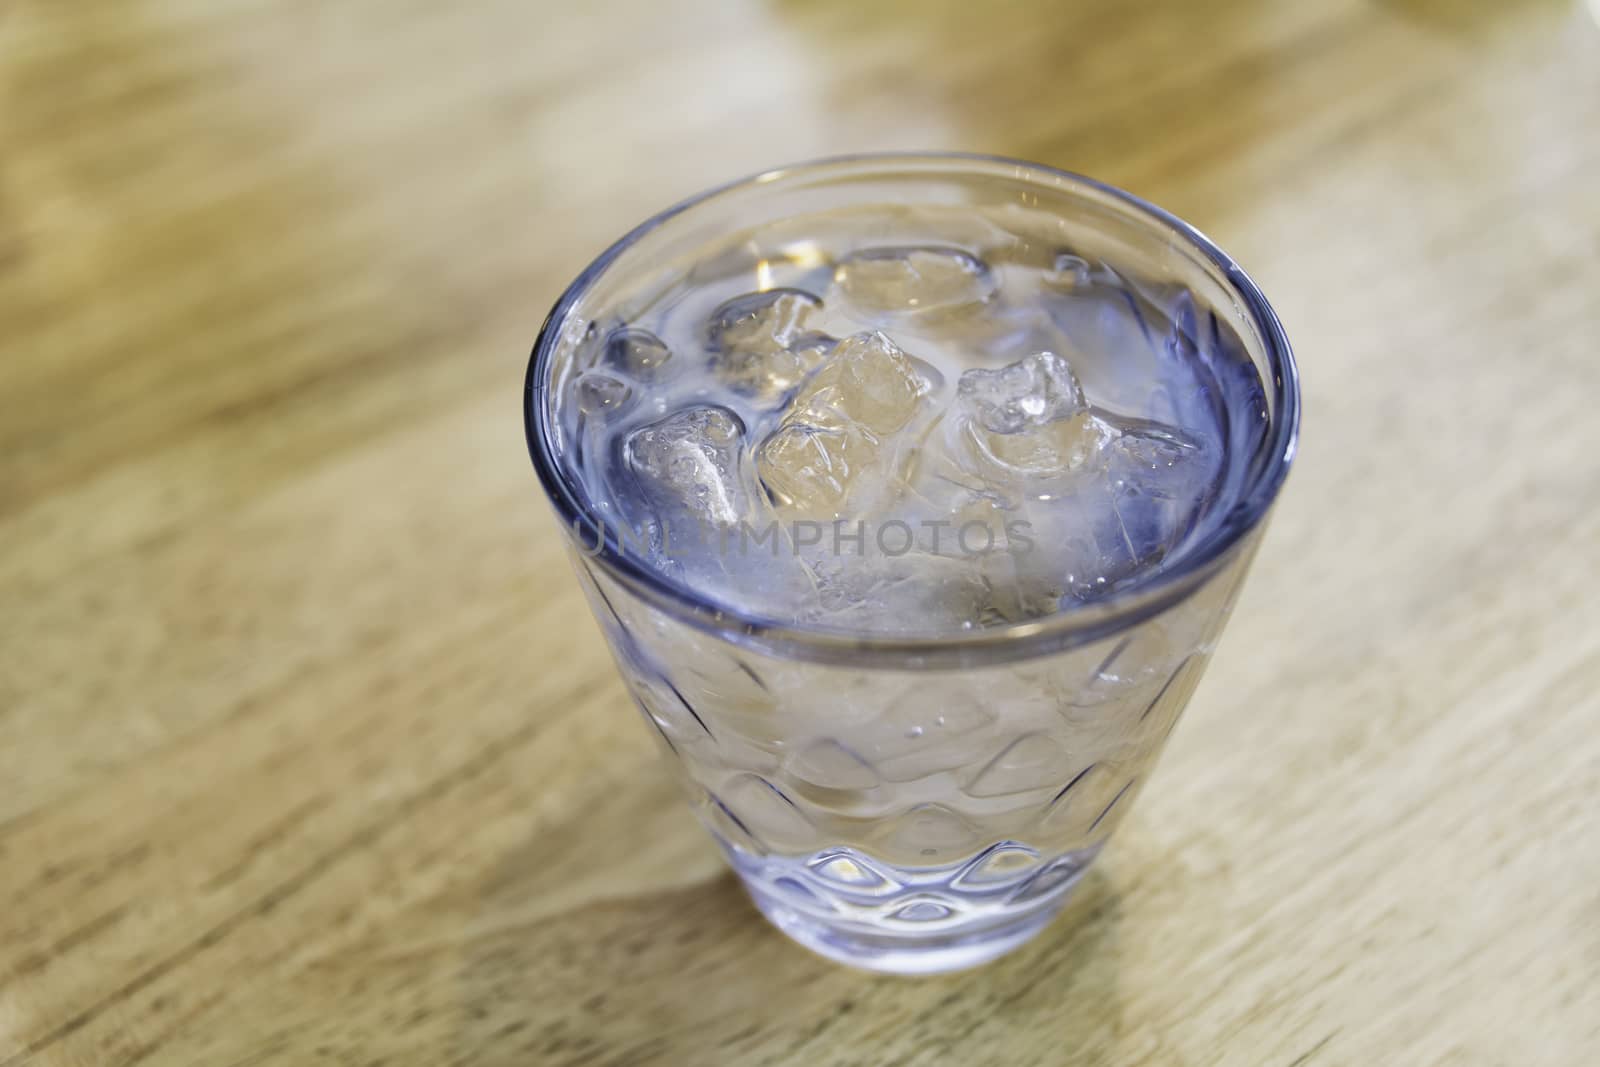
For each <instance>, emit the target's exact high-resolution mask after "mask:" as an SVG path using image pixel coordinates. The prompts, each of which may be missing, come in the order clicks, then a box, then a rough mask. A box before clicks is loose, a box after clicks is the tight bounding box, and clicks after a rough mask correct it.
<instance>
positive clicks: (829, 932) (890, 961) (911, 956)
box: [746, 884, 1066, 975]
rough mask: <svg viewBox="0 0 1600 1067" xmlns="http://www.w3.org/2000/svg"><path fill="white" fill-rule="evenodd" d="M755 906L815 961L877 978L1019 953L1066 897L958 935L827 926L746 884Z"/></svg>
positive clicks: (946, 968)
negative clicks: (817, 958) (820, 958)
mask: <svg viewBox="0 0 1600 1067" xmlns="http://www.w3.org/2000/svg"><path fill="white" fill-rule="evenodd" d="M746 888H747V889H749V890H750V896H751V897H752V898H753V899H754V900H755V904H756V907H758V908H760V909H761V913H762V914H763V915H765V916H766V917H767V918H768V919H770V920H771V921H772V924H773V925H774V926H776V927H777V928H778V929H779V930H782V931H783V932H784V933H785V934H788V935H789V937H790V938H791V939H792V940H794V941H797V942H799V943H800V944H801V945H802V946H804V947H805V948H808V949H810V950H811V951H812V952H815V953H816V954H817V955H819V956H825V957H827V958H828V959H830V960H833V961H835V962H837V963H843V964H846V965H848V966H851V967H856V968H859V969H861V970H864V971H874V972H876V973H879V974H902V975H920V974H946V973H948V972H950V971H964V970H966V969H968V968H969V967H977V966H978V965H980V964H984V963H988V962H989V961H990V960H994V959H998V958H999V957H1001V956H1003V955H1005V954H1006V953H1007V952H1010V951H1011V950H1012V949H1015V948H1020V947H1022V945H1023V944H1025V943H1026V942H1027V941H1028V940H1029V939H1031V938H1032V937H1033V936H1034V935H1035V934H1037V933H1038V932H1039V931H1040V930H1042V929H1044V928H1045V927H1046V926H1048V925H1049V924H1050V921H1051V920H1052V919H1054V918H1055V917H1056V915H1057V914H1058V913H1059V912H1060V911H1061V907H1062V905H1063V904H1064V903H1065V902H1066V894H1063V895H1062V897H1061V898H1060V899H1059V900H1055V901H1052V902H1051V904H1050V906H1049V907H1046V908H1040V909H1038V910H1037V911H1034V912H1030V913H1028V914H1025V915H1022V916H1019V917H1017V918H1015V919H1013V920H1011V921H1010V922H1008V923H1004V924H1001V925H997V926H991V927H988V928H986V929H984V930H980V931H977V932H972V931H966V930H959V931H952V932H949V933H943V934H932V935H928V936H923V937H908V936H905V935H901V934H881V933H871V932H866V931H860V930H853V929H849V928H844V927H839V926H833V925H830V924H828V923H824V922H819V921H817V920H815V919H811V918H808V917H806V916H804V915H801V914H800V913H799V912H797V911H795V910H794V909H793V908H790V907H788V906H787V905H785V904H784V903H783V902H782V901H779V900H775V899H773V898H772V897H768V896H765V895H763V894H762V893H761V892H760V891H758V890H756V889H754V888H753V887H751V886H749V885H748V884H747V885H746Z"/></svg>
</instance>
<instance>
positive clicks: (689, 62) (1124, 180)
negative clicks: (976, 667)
mask: <svg viewBox="0 0 1600 1067" xmlns="http://www.w3.org/2000/svg"><path fill="white" fill-rule="evenodd" d="M0 136H3V139H0V144H3V146H4V147H3V148H0V1065H5V1067H10V1065H14V1064H20V1063H42V1064H52V1065H54V1064H60V1065H68V1064H72V1065H77V1064H95V1065H131V1064H136V1063H138V1064H162V1065H168V1064H170V1065H178V1067H187V1065H196V1064H204V1065H219V1067H220V1065H232V1064H247V1063H248V1064H263V1063H272V1064H278V1063H283V1064H316V1063H339V1064H379V1063H382V1064H387V1065H391V1067H393V1065H400V1064H416V1065H430V1067H432V1065H441V1064H469V1063H470V1064H507V1065H509V1064H518V1065H522V1064H540V1065H543V1064H550V1065H559V1064H596V1065H601V1064H606V1065H628V1067H632V1065H649V1064H687V1065H695V1067H700V1065H717V1064H740V1065H743V1064H770V1065H783V1064H796V1065H799V1064H805V1065H808V1067H828V1065H841V1067H843V1065H855V1064H863V1065H866V1064H947V1063H948V1064H962V1065H964V1067H977V1065H986V1064H993V1065H1004V1067H1021V1065H1031V1064H1050V1065H1054V1064H1162V1065H1169V1064H1181V1065H1202V1064H1246V1065H1254V1064H1276V1065H1283V1067H1291V1065H1294V1067H1298V1065H1307V1064H1309V1065H1313V1067H1321V1065H1324V1064H1367V1063H1381V1064H1404V1065H1411V1064H1507V1065H1515V1067H1524V1065H1530V1064H1578V1063H1594V1062H1596V1061H1597V1057H1600V817H1597V814H1596V803H1597V791H1600V416H1597V414H1596V411H1597V407H1596V402H1597V394H1600V351H1597V348H1596V344H1597V342H1596V337H1597V336H1600V4H1596V3H1593V2H1589V3H1583V2H1555V0H1552V2H1547V3H1546V2H1514V0H1506V2H1501V3H1487V2H1485V3H1472V2H1467V0H1463V2H1460V3H1452V2H1449V0H1431V2H1430V0H1365V2H1356V0H1316V2H1304V3H1292V4H1291V3H1268V2H1266V0H1226V2H1222V3H1215V4H1209V3H1208V4H1200V3H1191V2H1189V0H1171V2H1165V3H1155V4H1138V5H1135V4H1125V3H1122V2H1120V0H1092V2H1083V3H1063V2H1059V0H1049V2H1045V0H1040V2H1014V3H1013V2H1008V3H997V4H992V5H991V4H978V3H970V2H968V0H950V2H945V0H915V2H913V0H889V2H884V3H861V2H855V0H839V2H825V3H803V2H799V0H767V2H758V0H742V2H734V0H727V2H722V3H712V2H705V3H645V2H641V0H632V2H615V0H596V2H592V3H574V4H528V3H524V2H521V0H491V2H483V3H475V4H425V3H402V2H398V0H396V2H385V3H380V2H377V0H360V2H351V3H339V4H319V3H311V2H303V0H302V2H296V0H226V2H221V0H166V2H156V0H116V2H112V0H84V2H75V3H64V2H61V0H9V2H6V3H3V4H0ZM895 148H948V149H963V150H971V151H981V152H994V153H1001V154H1006V155H1014V156H1021V157H1026V158H1032V159H1037V160H1040V161H1042V162H1045V163H1050V164H1054V165H1058V166H1062V167H1066V168H1069V169H1072V170H1076V171H1080V172H1084V173H1088V174H1091V175H1094V176H1096V177H1098V178H1101V179H1104V180H1106V181H1110V182H1113V183H1115V184H1118V185H1122V186H1124V187H1126V188H1128V189H1131V190H1133V191H1134V192H1137V193H1139V194H1141V195H1143V196H1146V197H1148V198H1150V199H1152V200H1154V201H1156V202H1157V203H1159V204H1161V205H1163V206H1165V207H1167V208H1169V209H1170V210H1172V211H1174V212H1176V213H1178V214H1180V215H1182V216H1184V217H1185V218H1188V219H1190V220H1192V221H1193V222H1195V223H1196V224H1197V225H1198V226H1200V227H1201V228H1202V229H1203V230H1205V231H1207V232H1208V233H1209V234H1210V235H1211V236H1212V237H1214V238H1215V239H1217V240H1218V241H1219V242H1220V243H1221V244H1222V245H1223V247H1225V248H1226V249H1228V250H1229V251H1230V252H1231V253H1233V254H1234V255H1235V256H1236V257H1237V258H1238V259H1239V260H1240V261H1241V262H1242V263H1243V264H1244V265H1245V266H1246V268H1247V269H1248V270H1250V271H1251V273H1252V274H1253V276H1254V277H1255V279H1256V280H1257V281H1258V282H1259V283H1260V284H1261V286H1262V288H1263V289H1264V290H1265V291H1266V292H1267V294H1268V295H1269V297H1270V298H1272V300H1273V301H1274V303H1275V304H1276V306H1277V308H1278V310H1279V311H1280V313H1281V315H1282V317H1283V319H1284V321H1285V323H1286V325H1287V327H1288V330H1289V333H1290V336H1291V338H1292V339H1293V340H1294V342H1295V345H1296V348H1297V350H1298V354H1299V357H1300V361H1301V367H1302V371H1303V373H1304V376H1305V430H1304V437H1303V441H1302V449H1301V455H1300V459H1299V460H1298V463H1297V467H1296V470H1295V471H1294V473H1293V474H1292V476H1291V478H1290V481H1289V485H1288V488H1287V489H1286V491H1285V494H1284V496H1283V498H1282V500H1281V502H1280V505H1279V507H1278V509H1277V511H1276V513H1275V515H1274V518H1273V522H1272V528H1271V529H1270V530H1269V532H1268V536H1267V538H1266V540H1265V543H1264V547H1263V548H1262V551H1261V553H1260V555H1259V557H1258V559H1257V562H1256V564H1255V568H1254V572H1253V574H1252V576H1251V579H1250V581H1249V582H1248V584H1247V586H1246V589H1245V593H1244V596H1243V598H1242V600H1241V602H1240V604H1239V606H1238V609H1237V611H1236V612H1235V616H1234V621H1233V622H1232V624H1231V626H1230V629H1229V632H1228V634H1227V635H1226V638H1225V639H1224V640H1223V642H1222V644H1221V647H1220V649H1219V651H1218V654H1217V656H1216V659H1215V662H1214V665H1213V666H1212V668H1211V669H1210V671H1209V673H1208V675H1207V677H1206V680H1205V682H1204V683H1203V684H1202V685H1201V687H1200V689H1199V692H1198V694H1197V695H1196V697H1195V698H1194V701H1193V703H1192V705H1191V706H1190V708H1189V711H1188V712H1187V714H1186V717H1185V718H1184V720H1183V723H1182V725H1181V727H1180V728H1179V729H1178V731H1177V732H1176V734H1175V735H1174V736H1173V740H1172V742H1171V745H1170V746H1169V748H1168V750H1167V753H1166V755H1165V757H1164V759H1163V762H1162V764H1161V767H1160V769H1159V772H1158V773H1157V774H1156V776H1155V779H1154V781H1153V782H1152V783H1151V785H1150V787H1149V788H1148V789H1147V790H1146V791H1145V793H1144V796H1143V797H1142V799H1141V800H1140V802H1139V804H1138V806H1137V808H1136V809H1135V810H1134V811H1133V813H1132V815H1131V816H1130V818H1129V819H1128V820H1127V822H1126V824H1125V825H1124V826H1123V828H1122V830H1121V831H1120V833H1119V835H1118V837H1117V838H1116V840H1115V841H1114V842H1113V844H1112V847H1111V848H1110V849H1109V850H1108V851H1107V853H1106V855H1105V856H1104V857H1103V858H1102V860H1101V862H1100V864H1099V865H1098V866H1097V868H1096V869H1095V871H1094V872H1093V873H1092V874H1091V876H1090V877H1089V878H1088V879H1087V880H1086V882H1085V883H1084V885H1083V886H1082V887H1081V889H1080V890H1079V892H1078V894H1077V896H1076V897H1075V899H1074V901H1073V902H1072V903H1071V904H1070V905H1069V907H1068V909H1067V911H1066V913H1065V914H1064V915H1063V916H1062V918H1061V919H1060V920H1058V921H1057V923H1056V924H1055V925H1054V926H1052V927H1051V928H1050V929H1049V930H1048V931H1047V932H1046V933H1045V934H1044V935H1043V936H1042V937H1041V938H1039V939H1038V940H1036V941H1035V942H1033V943H1032V944H1030V945H1029V946H1028V947H1026V948H1024V949H1023V950H1021V951H1020V952H1018V953H1016V954H1015V955H1013V956H1010V957H1008V958H1006V959H1004V960H1002V961H1000V962H998V963H996V964H994V965H992V966H990V967H987V968H985V969H982V970H978V971H974V972H970V973H967V974H963V975H955V976H949V977H943V978H937V979H926V980H905V979H891V978H880V977H869V976H865V975H862V974H858V973H855V972H852V971H849V970H846V969H842V968H840V967H837V966H834V965H832V964H829V963H825V962H823V961H822V960H820V959H817V958H814V957H812V956H810V955H808V954H807V953H805V952H804V951H803V950H801V949H799V948H797V947H795V946H794V945H792V944H790V943H789V942H788V941H786V940H785V939H784V938H783V937H781V936H780V935H779V934H778V933H776V932H775V931H774V930H773V929H771V928H770V927H769V926H768V925H767V924H766V923H765V922H764V921H763V920H762V919H761V918H760V917H759V916H758V915H757V914H756V912H755V911H754V909H753V908H752V907H751V906H750V905H749V904H748V903H747V902H746V900H745V898H744V897H743V895H742V893H741V891H740V889H739V888H738V886H737V885H736V883H735V882H734V880H733V878H732V876H731V875H729V874H728V873H726V871H725V870H724V868H723V867H722V865H721V862H720V860H719V858H718V856H717V855H716V854H715V852H714V850H713V848H712V846H711V844H710V843H709V841H708V840H707V839H706V838H705V836H704V835H703V834H702V832H701V831H700V830H699V829H698V827H697V826H696V825H695V824H694V822H693V819H692V817H691V814H690V812H689V809H688V808H687V806H686V805H684V804H683V803H682V802H681V801H680V800H679V799H678V798H677V796H676V794H675V793H674V791H673V787H672V786H671V784H670V782H669V780H668V778H667V776H666V774H665V772H664V770H663V768H661V767H660V766H658V765H657V763H656V758H655V755H654V751H653V749H652V744H651V740H650V738H649V737H648V736H647V731H646V730H644V729H643V728H641V726H640V724H639V723H638V721H637V716H636V714H635V713H634V712H633V711H632V710H631V708H630V707H629V705H628V702H627V699H626V697H625V695H624V690H623V688H622V686H621V684H620V682H619V681H618V679H617V677H616V675H615V672H614V669H613V667H612V665H611V662H610V660H609V658H608V656H607V654H606V651H605V649H604V646H603V643H602V641H601V638H600V635H599V633H598V631H597V629H596V627H595V625H594V624H593V623H592V622H591V621H590V618H589V614H588V611H587V610H586V608H585V606H584V602H583V599H582V596H581V594H580V592H579V588H578V586H577V584H576V583H575V581H574V580H573V579H572V577H571V575H570V573H569V571H568V568H567V564H566V562H565V560H564V558H563V556H562V554H561V550H560V537H559V531H558V529H557V526H556V523H555V521H554V519H553V518H552V516H551V514H550V513H549V510H548V508H547V506H546V504H545V502H544V500H543V498H542V496H541V493H540V489H539V486H538V483H537V481H536V479H535V477H534V474H533V472H532V470H531V468H530V465H529V462H528V457H527V453H526V449H525V446H524V442H523V430H522V424H521V421H520V410H519V409H520V404H521V401H522V375H523V371H524V368H525V361H526V357H527V352H528V349H529V347H530V345H531V342H532V340H533V337H534V335H535V333H536V332H537V330H538V328H539V325H540V323H541V320H542V318H543V316H544V314H545V312H546V310H547V309H548V308H549V306H550V304H551V302H552V301H553V299H554V298H555V296H556V295H557V293H558V292H559V290H560V289H561V287H562V286H563V285H564V284H565V283H566V282H567V281H568V280H569V279H570V278H572V277H573V276H574V275H575V274H576V273H577V272H578V271H579V270H580V269H581V268H582V267H583V266H584V264H585V263H586V262H587V261H588V260H589V258H591V257H592V256H593V255H594V254H595V253H597V252H598V251H599V250H600V249H601V248H602V247H604V245H605V244H606V243H608V242H609V241H610V240H611V239H613V238H614V237H615V236H617V235H618V234H620V233H621V232H623V231H624V230H625V229H627V228H628V227H629V226H631V225H633V224H634V223H635V222H637V221H639V220H640V219H642V218H644V217H646V216H647V215H649V214H650V213H652V212H654V211H655V210H657V209H659V208H661V207H663V206H665V205H667V204H669V203H671V202H672V201H674V200H677V199H679V198H681V197H683V196H685V195H687V194H689V193H691V192H694V191H695V190H697V189H699V188H702V187H704V186H707V185H709V184H712V183H716V182H719V181H723V180H726V179H728V178H731V177H735V176H738V175H740V174H743V173H747V172H751V171H754V170H759V169H761V168H763V167H766V166H770V165H774V164H777V163H781V162H787V161H792V160H796V159H803V158H808V157H813V156H818V155H826V154H835V153H840V152H849V151H863V150H875V149H895Z"/></svg>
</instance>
